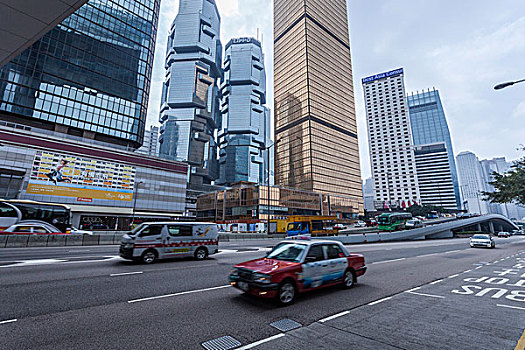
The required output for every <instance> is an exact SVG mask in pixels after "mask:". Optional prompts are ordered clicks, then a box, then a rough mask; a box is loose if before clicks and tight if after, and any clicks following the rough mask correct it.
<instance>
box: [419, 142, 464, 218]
mask: <svg viewBox="0 0 525 350" xmlns="http://www.w3.org/2000/svg"><path fill="white" fill-rule="evenodd" d="M414 155H415V157H416V171H417V179H418V184H419V193H420V195H421V204H423V205H428V206H436V207H441V208H445V209H458V204H457V201H456V194H455V190H454V182H453V180H452V172H451V171H450V160H449V153H448V148H447V145H446V143H444V142H441V143H431V144H426V145H420V146H415V148H414ZM454 165H455V162H454Z"/></svg>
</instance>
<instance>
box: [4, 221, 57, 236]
mask: <svg viewBox="0 0 525 350" xmlns="http://www.w3.org/2000/svg"><path fill="white" fill-rule="evenodd" d="M2 233H4V234H17V235H61V234H62V232H60V230H59V229H58V228H56V227H55V226H53V225H51V224H48V223H45V222H42V223H32V222H21V223H19V224H14V225H11V226H9V227H8V228H6V229H5V230H4V231H3V232H2Z"/></svg>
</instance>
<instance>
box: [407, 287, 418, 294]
mask: <svg viewBox="0 0 525 350" xmlns="http://www.w3.org/2000/svg"><path fill="white" fill-rule="evenodd" d="M419 289H421V287H416V288H412V289H409V290H405V292H406V293H410V292H413V291H415V290H419Z"/></svg>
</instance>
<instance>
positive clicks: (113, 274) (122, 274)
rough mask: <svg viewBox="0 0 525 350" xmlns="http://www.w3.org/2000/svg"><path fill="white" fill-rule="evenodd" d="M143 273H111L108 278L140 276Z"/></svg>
mask: <svg viewBox="0 0 525 350" xmlns="http://www.w3.org/2000/svg"><path fill="white" fill-rule="evenodd" d="M143 273H144V271H136V272H122V273H112V274H111V275H109V277H117V276H129V275H140V274H143Z"/></svg>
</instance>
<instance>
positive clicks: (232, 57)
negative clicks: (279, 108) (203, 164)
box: [218, 38, 271, 185]
mask: <svg viewBox="0 0 525 350" xmlns="http://www.w3.org/2000/svg"><path fill="white" fill-rule="evenodd" d="M221 95H222V97H223V100H222V130H221V131H220V132H219V136H218V137H219V147H220V160H219V163H220V177H219V180H218V183H219V184H225V185H231V184H232V183H235V182H238V181H249V182H255V183H266V181H267V179H268V174H269V167H268V165H269V163H270V162H269V158H270V157H269V156H270V154H269V153H267V152H270V151H271V150H270V149H268V146H269V145H270V143H271V138H270V111H269V110H268V108H266V107H265V106H264V105H265V103H266V71H265V68H264V55H263V53H262V46H261V43H260V42H259V41H258V40H256V39H253V38H239V39H232V40H230V42H229V43H228V44H227V45H226V53H225V57H224V80H223V82H222V84H221Z"/></svg>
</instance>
